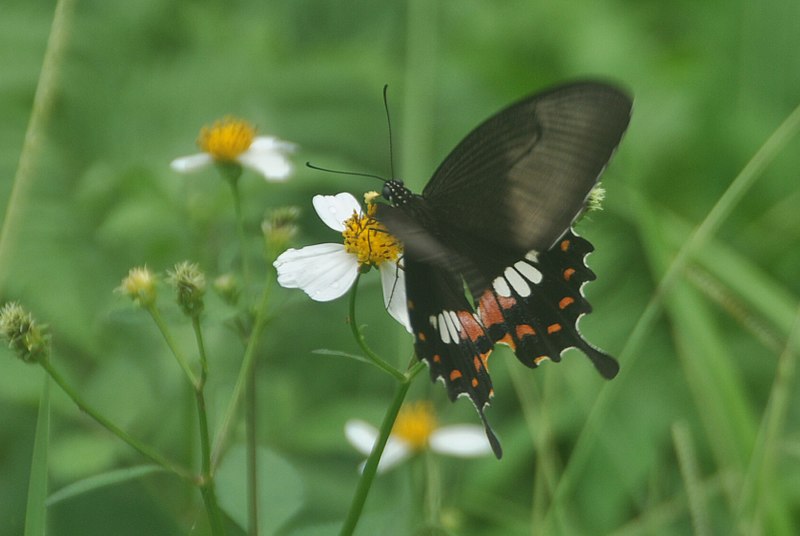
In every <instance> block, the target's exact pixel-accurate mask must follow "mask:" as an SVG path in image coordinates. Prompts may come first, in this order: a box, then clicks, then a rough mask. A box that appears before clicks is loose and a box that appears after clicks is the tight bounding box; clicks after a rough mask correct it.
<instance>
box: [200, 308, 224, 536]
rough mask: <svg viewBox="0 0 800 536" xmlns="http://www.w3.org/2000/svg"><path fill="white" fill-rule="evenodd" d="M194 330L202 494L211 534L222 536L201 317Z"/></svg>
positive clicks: (222, 528) (206, 361)
mask: <svg viewBox="0 0 800 536" xmlns="http://www.w3.org/2000/svg"><path fill="white" fill-rule="evenodd" d="M192 328H193V329H194V335H195V339H196V340H197V351H198V353H199V354H200V364H201V367H200V381H199V382H197V383H196V384H194V387H195V388H194V396H195V402H196V404H197V419H198V422H199V425H200V430H199V434H200V460H201V461H200V464H201V476H200V494H201V495H202V497H203V504H204V505H205V508H206V513H207V514H208V523H209V526H210V527H211V534H213V535H214V536H222V535H224V534H225V526H224V524H223V522H222V516H221V514H220V510H219V504H218V503H217V495H216V492H215V491H214V475H213V474H212V473H211V434H210V433H209V429H208V408H207V407H206V398H205V385H206V379H207V377H208V359H207V357H206V349H205V344H204V343H203V331H202V329H201V327H200V317H199V316H193V317H192Z"/></svg>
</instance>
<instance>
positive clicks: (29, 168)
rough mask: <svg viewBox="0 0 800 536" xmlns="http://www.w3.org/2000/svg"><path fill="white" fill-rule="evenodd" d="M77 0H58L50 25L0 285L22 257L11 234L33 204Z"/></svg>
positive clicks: (1, 242) (0, 254) (2, 241)
mask: <svg viewBox="0 0 800 536" xmlns="http://www.w3.org/2000/svg"><path fill="white" fill-rule="evenodd" d="M75 4H76V2H75V0H59V1H58V3H57V4H56V8H55V13H54V14H53V23H52V24H51V26H50V36H49V38H48V40H47V49H46V50H45V53H44V60H43V62H42V70H41V72H40V74H39V81H38V83H37V84H36V94H35V95H34V97H33V107H32V109H31V115H30V119H29V120H28V128H27V130H26V131H25V140H24V141H23V143H22V152H21V153H20V157H19V164H18V165H17V172H16V174H15V175H14V181H13V182H12V185H11V192H10V193H9V196H8V203H7V204H6V210H5V211H4V213H5V216H4V220H3V223H2V228H1V229H0V288H2V287H3V286H4V285H5V278H6V277H7V276H8V272H9V269H10V262H11V261H12V260H13V259H16V258H18V257H19V255H14V253H13V244H12V239H13V238H16V236H14V235H12V233H14V232H17V234H18V231H19V230H20V229H21V228H22V226H20V225H19V224H18V220H19V218H20V217H22V216H23V215H24V214H25V211H26V209H27V208H28V206H29V204H30V203H26V202H25V200H26V199H27V197H28V194H29V192H30V191H31V188H32V187H33V178H34V176H35V173H36V164H37V163H38V161H39V160H40V158H39V156H40V152H41V150H42V147H43V145H44V141H45V140H46V138H47V135H46V129H47V125H48V122H49V120H50V115H51V113H52V111H53V103H54V102H55V100H56V98H57V96H58V82H59V77H60V76H61V57H62V55H63V54H64V50H66V48H67V42H68V38H69V36H70V26H71V24H72V14H73V12H74V10H75Z"/></svg>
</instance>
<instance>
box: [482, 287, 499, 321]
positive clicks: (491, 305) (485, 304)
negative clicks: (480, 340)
mask: <svg viewBox="0 0 800 536" xmlns="http://www.w3.org/2000/svg"><path fill="white" fill-rule="evenodd" d="M478 308H479V309H480V314H481V320H482V321H483V325H484V326H486V327H489V326H494V325H495V324H502V323H503V322H504V320H503V313H502V312H501V311H500V305H499V304H498V303H497V300H496V299H495V298H494V294H493V293H492V292H491V291H489V290H487V291H486V292H484V293H483V296H481V299H480V301H479V302H478Z"/></svg>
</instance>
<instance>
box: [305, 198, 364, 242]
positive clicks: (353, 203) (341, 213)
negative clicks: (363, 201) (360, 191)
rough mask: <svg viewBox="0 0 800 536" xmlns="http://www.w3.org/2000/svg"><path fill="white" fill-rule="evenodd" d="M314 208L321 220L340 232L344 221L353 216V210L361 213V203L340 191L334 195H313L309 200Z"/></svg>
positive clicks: (342, 229)
mask: <svg viewBox="0 0 800 536" xmlns="http://www.w3.org/2000/svg"><path fill="white" fill-rule="evenodd" d="M311 202H312V203H313V204H314V210H316V211H317V215H318V216H319V219H321V220H322V222H323V223H324V224H325V225H327V226H328V227H330V228H331V229H333V230H334V231H339V232H340V233H341V232H342V231H344V222H345V221H347V220H348V219H350V218H351V217H352V216H353V212H354V211H355V212H356V213H358V214H361V205H360V204H359V203H358V200H357V199H356V198H355V197H353V195H352V194H349V193H347V192H342V193H340V194H336V195H315V196H314V199H312V200H311Z"/></svg>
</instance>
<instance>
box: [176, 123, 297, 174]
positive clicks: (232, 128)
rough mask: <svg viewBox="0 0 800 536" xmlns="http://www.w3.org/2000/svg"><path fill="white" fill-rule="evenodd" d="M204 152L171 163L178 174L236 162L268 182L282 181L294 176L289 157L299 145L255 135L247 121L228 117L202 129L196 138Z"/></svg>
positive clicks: (254, 130) (253, 128)
mask: <svg viewBox="0 0 800 536" xmlns="http://www.w3.org/2000/svg"><path fill="white" fill-rule="evenodd" d="M197 145H198V146H199V147H200V150H201V151H202V152H200V153H198V154H193V155H190V156H183V157H181V158H176V159H175V160H173V161H172V162H171V163H170V166H171V167H172V169H173V170H175V171H177V172H178V173H191V172H194V171H198V170H200V169H203V168H205V167H207V166H210V165H211V164H213V163H214V162H221V163H234V164H238V165H241V166H242V167H246V168H250V169H252V170H253V171H255V172H257V173H259V174H260V175H262V176H263V177H264V178H265V179H267V180H273V181H283V180H286V179H288V178H289V175H291V173H292V163H291V162H290V161H289V159H288V158H287V157H286V155H287V154H288V153H291V152H293V151H294V150H295V149H296V146H295V145H294V144H293V143H289V142H286V141H282V140H279V139H278V138H274V137H271V136H256V129H255V127H253V126H252V125H251V124H250V123H248V122H247V121H243V120H241V119H236V118H233V117H226V118H224V119H222V120H220V121H217V122H216V123H214V124H213V125H211V126H210V127H203V129H202V130H201V131H200V136H199V137H198V138H197Z"/></svg>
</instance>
